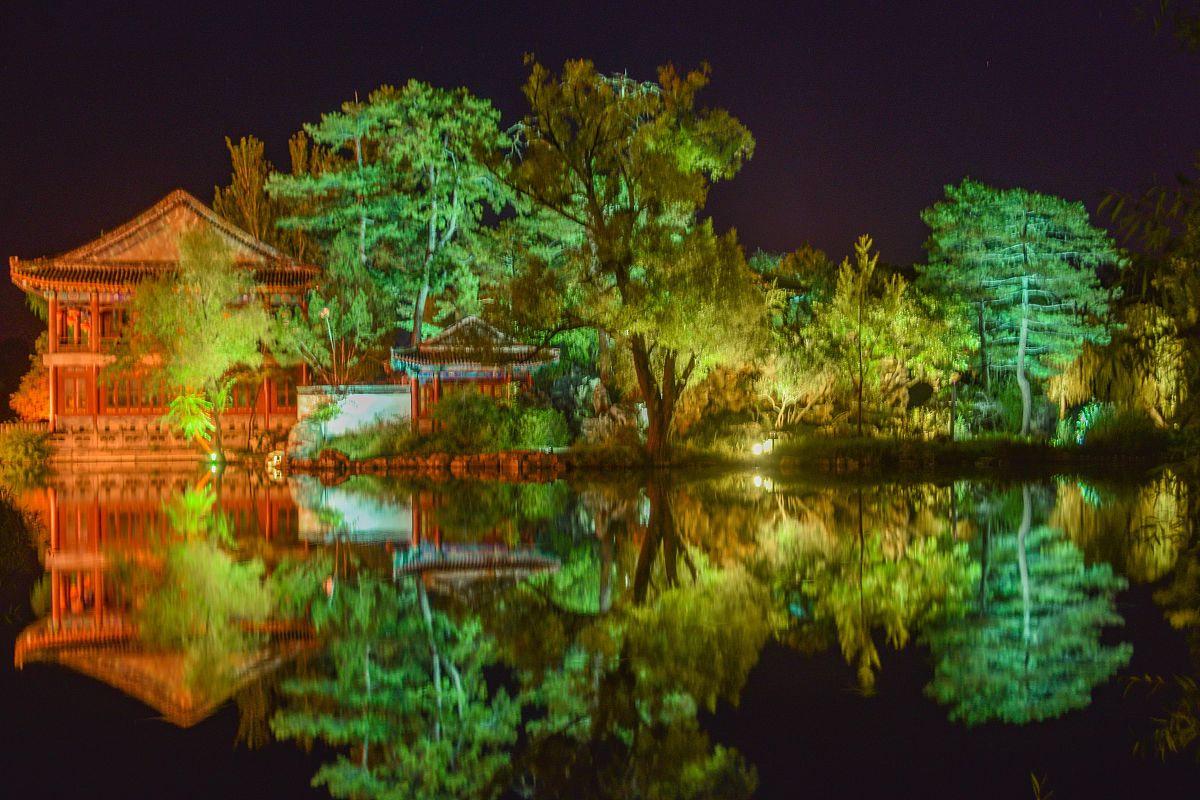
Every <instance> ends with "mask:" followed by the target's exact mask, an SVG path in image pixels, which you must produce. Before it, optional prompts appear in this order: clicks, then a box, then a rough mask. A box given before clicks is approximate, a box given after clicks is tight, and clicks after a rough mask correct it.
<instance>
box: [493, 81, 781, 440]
mask: <svg viewBox="0 0 1200 800" xmlns="http://www.w3.org/2000/svg"><path fill="white" fill-rule="evenodd" d="M707 83H708V71H707V70H702V71H696V72H689V73H687V74H680V73H678V72H677V71H676V70H675V69H674V68H673V67H670V66H667V67H663V68H662V69H660V70H659V75H658V82H657V83H639V82H636V81H634V80H631V79H629V78H628V77H627V76H616V77H608V76H604V75H601V74H600V73H598V72H597V71H596V68H595V67H594V66H593V64H592V63H591V62H589V61H568V62H567V63H566V64H564V66H563V70H562V73H561V74H559V75H554V74H552V73H551V72H550V71H549V70H548V69H546V68H545V67H543V66H542V65H541V64H538V63H533V65H532V69H531V73H530V76H529V80H528V81H526V83H525V88H524V91H525V97H526V98H527V100H528V101H529V113H528V115H527V116H526V117H525V119H524V121H523V123H522V124H521V125H520V128H519V130H520V137H519V141H518V143H517V147H516V149H515V155H514V158H513V159H512V160H511V162H510V164H509V167H510V168H509V169H508V170H507V173H506V176H507V182H508V183H509V185H510V186H511V187H512V188H513V189H514V190H515V191H516V193H517V194H518V195H519V196H520V197H521V198H522V199H523V200H524V201H526V202H528V203H529V204H530V205H531V207H532V208H533V209H534V210H535V211H538V212H548V213H550V214H551V215H553V216H554V217H557V218H559V219H561V220H564V221H565V222H566V223H568V226H569V227H570V228H571V229H572V230H573V231H575V232H577V241H578V243H577V244H576V243H575V242H569V243H567V245H566V246H565V248H564V254H563V258H562V259H561V264H562V267H561V269H562V270H565V272H566V274H567V276H568V277H567V278H566V280H565V283H566V284H567V285H569V286H571V287H573V288H574V289H577V290H578V289H582V292H579V293H578V294H579V295H580V296H579V297H578V298H577V300H576V305H575V307H574V308H572V309H564V313H566V312H568V311H569V312H572V313H574V314H576V316H577V317H578V318H580V319H582V320H583V321H584V322H585V323H586V324H589V325H590V326H592V327H596V328H598V329H600V330H601V331H603V332H604V333H605V334H606V335H608V336H610V337H612V338H613V339H615V340H616V341H617V342H619V343H620V344H622V345H623V346H624V348H625V350H626V352H627V353H628V355H629V357H630V358H631V359H632V369H633V373H634V375H635V378H636V384H637V387H638V390H639V391H640V394H641V397H642V400H643V401H644V402H645V404H646V410H647V414H648V417H649V430H648V436H647V438H648V441H647V449H648V450H649V455H650V456H651V458H652V459H654V460H662V459H663V458H665V453H666V448H667V440H668V436H669V434H670V429H671V424H672V420H673V417H674V413H675V404H676V401H677V400H678V398H679V395H680V393H681V392H683V390H684V389H685V388H686V387H687V385H688V382H689V381H690V380H692V379H693V378H694V377H698V376H699V374H700V373H703V372H704V371H705V370H706V369H707V368H708V367H709V366H710V365H711V364H713V363H717V362H720V361H730V360H736V359H737V357H738V356H744V354H745V352H746V350H747V345H748V342H749V340H750V339H751V338H752V332H753V331H754V330H756V329H757V328H758V327H760V326H763V325H764V323H765V311H766V304H765V302H764V296H763V293H762V292H760V291H759V290H758V289H757V287H756V283H755V280H754V277H753V275H752V274H751V273H750V271H749V269H748V267H747V266H746V262H745V258H744V257H743V255H742V253H741V249H740V248H739V247H738V246H737V242H736V240H735V238H734V235H733V234H732V233H731V234H728V235H726V236H717V235H716V234H715V233H714V232H713V230H712V226H711V225H710V224H709V223H707V222H705V221H703V220H701V219H700V217H699V214H700V212H701V211H702V210H703V208H704V203H705V199H706V197H707V194H708V188H709V186H710V185H711V184H712V183H713V182H714V181H717V180H721V179H724V178H730V177H733V175H734V174H736V173H737V171H738V169H739V168H740V167H741V165H742V162H743V161H745V159H747V158H748V157H749V156H750V155H751V153H752V152H753V148H754V139H753V138H752V137H751V135H750V132H749V131H748V130H746V128H745V127H744V126H743V125H742V124H741V123H740V122H738V121H737V120H736V119H735V118H733V117H732V116H730V115H729V114H728V113H727V112H725V111H724V110H721V109H711V110H710V109H703V110H701V109H699V108H697V106H696V95H697V93H698V92H699V91H700V89H702V88H703V87H704V86H705V85H706V84H707Z"/></svg>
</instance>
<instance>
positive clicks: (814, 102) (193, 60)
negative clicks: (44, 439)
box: [0, 0, 1200, 340]
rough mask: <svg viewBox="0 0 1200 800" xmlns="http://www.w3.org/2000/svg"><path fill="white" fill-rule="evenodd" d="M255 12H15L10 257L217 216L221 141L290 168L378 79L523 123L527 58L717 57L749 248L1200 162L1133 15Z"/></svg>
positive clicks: (2, 34)
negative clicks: (743, 151) (148, 224)
mask: <svg viewBox="0 0 1200 800" xmlns="http://www.w3.org/2000/svg"><path fill="white" fill-rule="evenodd" d="M6 5H9V4H6ZM246 5H247V6H249V5H256V6H257V7H256V8H254V9H247V8H241V7H240V6H241V4H230V5H225V4H223V3H221V2H207V1H206V2H197V3H192V4H173V3H170V2H159V3H155V4H153V5H144V6H142V5H140V4H133V3H129V4H121V5H120V6H119V7H118V6H116V4H111V6H110V4H107V3H103V2H95V1H93V2H81V3H70V2H57V3H56V2H20V3H13V4H11V6H16V9H15V10H14V9H13V8H12V7H7V8H6V9H5V11H4V14H3V16H2V17H0V145H2V152H3V157H2V160H0V255H4V256H8V255H18V256H21V257H25V258H29V257H36V256H42V255H52V254H55V253H58V252H61V251H64V250H67V249H70V248H73V247H75V246H78V245H80V244H83V243H84V242H86V241H89V240H90V239H91V238H93V237H95V236H96V235H97V234H99V233H100V232H101V231H102V230H105V229H111V228H113V227H115V226H116V225H118V224H120V223H122V222H124V221H126V220H127V219H128V218H130V217H131V216H133V215H134V214H136V213H138V212H140V211H142V210H143V209H145V208H146V207H147V206H149V205H150V204H152V203H153V202H155V201H156V200H158V199H160V198H161V197H162V196H163V195H165V194H166V193H167V192H169V191H170V190H172V189H174V188H176V187H182V188H185V189H187V190H189V191H191V192H192V193H194V194H195V195H197V196H198V197H199V198H201V199H202V200H204V201H205V202H210V201H211V199H212V192H213V187H214V185H216V184H218V183H220V184H224V183H226V182H227V180H228V175H229V161H228V155H227V153H226V151H225V147H224V143H223V137H225V136H227V135H228V136H232V137H235V138H236V137H238V136H240V135H244V134H254V135H256V136H258V137H259V138H261V139H263V140H264V141H266V143H267V147H268V154H269V155H270V157H271V158H272V160H273V161H274V162H275V163H276V164H277V165H278V166H281V167H285V168H286V165H287V155H286V141H287V138H288V136H290V135H291V134H292V133H293V132H295V131H296V130H298V129H299V128H300V126H301V124H302V123H304V122H309V121H315V120H317V119H318V118H319V116H320V114H321V113H322V112H325V111H330V110H334V109H336V108H337V107H338V106H339V104H340V103H341V102H342V101H343V100H346V99H349V98H351V97H352V96H353V94H354V92H356V91H357V92H359V93H360V94H361V95H364V96H365V95H366V94H367V93H369V92H370V91H371V90H372V89H374V88H376V87H377V86H379V85H380V84H382V83H393V84H401V83H403V82H405V81H406V80H408V79H409V78H418V79H421V80H425V81H428V82H430V83H433V84H435V85H442V86H459V85H465V86H467V87H468V88H470V89H471V90H472V91H473V92H474V93H475V94H477V95H480V96H483V97H487V98H490V99H491V100H492V101H493V102H494V103H495V104H496V105H497V106H498V107H499V108H500V109H501V111H502V113H503V115H504V120H505V123H506V124H507V123H511V122H514V121H516V120H517V118H518V117H519V115H520V114H521V113H522V111H523V108H524V101H523V98H522V96H521V93H520V87H521V84H522V83H523V81H524V78H525V76H526V75H527V70H526V68H525V66H524V65H523V63H522V55H523V54H524V53H526V52H532V53H534V54H536V55H537V56H538V58H539V59H541V60H542V61H543V63H546V64H547V65H551V66H556V65H561V63H562V61H563V60H564V59H565V58H571V57H584V58H590V59H592V60H593V61H595V62H596V63H597V65H598V67H599V68H600V69H601V70H603V71H605V72H617V71H627V72H628V73H629V74H630V75H632V76H634V77H637V78H645V79H650V78H653V76H654V69H655V67H656V65H658V64H660V63H665V62H667V61H673V62H674V63H675V64H677V65H679V66H681V67H691V66H695V65H698V64H699V63H700V62H701V61H708V62H709V63H710V64H711V65H712V84H711V85H710V87H709V88H708V89H706V90H705V92H704V93H702V95H701V100H702V101H703V102H704V103H705V104H708V105H715V106H723V107H725V108H727V109H728V110H729V111H730V112H731V113H733V114H734V115H735V116H737V117H738V118H740V119H741V120H742V122H744V123H745V124H746V125H747V127H749V128H750V130H751V131H752V132H753V133H754V135H755V137H756V138H757V141H758V147H757V152H756V154H755V157H754V159H753V160H752V161H751V162H750V163H749V164H748V165H747V166H746V168H745V169H744V170H743V171H742V173H741V174H740V175H739V176H738V177H737V178H735V179H734V180H733V181H732V182H729V183H726V184H722V185H720V186H718V187H717V188H716V189H715V190H714V191H713V193H712V195H711V198H710V202H709V207H708V209H709V212H710V213H711V214H712V215H713V217H714V219H715V220H716V224H717V226H718V227H719V228H727V227H736V228H737V229H738V231H739V234H740V237H741V240H742V242H743V243H744V245H745V246H746V248H747V250H748V251H753V250H754V249H756V248H764V249H769V250H788V249H792V248H795V247H797V246H799V245H800V244H802V243H803V242H805V241H808V242H811V243H812V244H814V245H816V246H818V247H821V248H823V249H825V250H826V251H828V252H829V253H830V254H831V255H833V256H834V257H836V258H840V257H841V256H842V255H844V254H845V253H846V252H847V251H848V250H849V249H850V247H851V244H852V242H853V240H854V238H855V237H856V236H857V235H858V234H860V233H863V232H869V233H871V234H872V235H873V236H874V237H875V241H876V244H877V246H878V247H879V249H880V250H881V252H882V254H883V258H884V260H886V261H890V262H893V263H910V262H913V261H919V260H920V259H921V258H922V250H921V244H922V241H923V240H924V238H925V229H924V226H923V225H922V223H921V221H920V217H919V214H920V211H921V210H922V209H923V208H925V207H926V206H928V205H930V204H931V203H932V202H934V201H935V200H936V199H938V198H939V196H940V195H941V193H942V186H943V185H944V184H946V183H951V182H957V181H959V180H960V179H962V178H963V177H964V176H966V175H970V176H972V177H975V178H978V179H981V180H984V181H987V182H989V183H994V184H996V185H1000V186H1013V185H1020V186H1024V187H1027V188H1030V189H1036V190H1039V191H1043V192H1048V193H1053V194H1059V195H1063V196H1065V197H1068V198H1071V199H1077V200H1084V201H1086V202H1087V203H1088V205H1089V206H1090V207H1091V208H1093V209H1094V208H1095V205H1096V202H1097V201H1098V200H1099V198H1100V196H1101V195H1102V193H1103V191H1104V190H1105V189H1106V188H1110V187H1116V188H1121V189H1140V188H1142V187H1144V186H1145V185H1146V184H1148V183H1149V182H1150V181H1151V180H1153V179H1154V178H1156V177H1157V178H1170V177H1171V176H1172V175H1173V174H1174V173H1176V172H1178V171H1182V170H1185V169H1187V168H1188V166H1189V165H1190V164H1191V163H1192V162H1193V156H1194V151H1195V150H1196V149H1197V148H1200V57H1197V56H1189V55H1187V54H1185V53H1182V52H1181V51H1180V50H1179V48H1178V47H1176V45H1175V44H1174V42H1173V41H1172V40H1171V39H1170V38H1169V37H1168V36H1166V35H1159V36H1155V34H1154V32H1153V30H1152V27H1151V26H1150V25H1149V24H1148V23H1146V22H1139V21H1138V20H1137V19H1136V17H1135V13H1134V9H1135V5H1136V4H1135V2H1122V1H1120V0H1118V1H1117V2H1109V1H1108V0H1091V1H1090V2H1055V3H1048V2H995V3H981V2H974V3H963V2H958V3H920V4H918V3H908V4H906V3H900V2H881V3H857V2H830V3H820V4H818V3H799V2H797V3H786V4H778V5H774V4H761V5H759V4H752V3H743V4H735V3H721V4H712V5H711V8H710V7H709V6H706V5H705V4H702V3H691V4H667V3H654V2H639V3H622V4H617V3H603V4H602V3H595V2H591V3H580V4H575V3H557V4H549V3H540V4H536V5H534V4H529V5H523V4H521V3H517V2H506V3H490V4H486V5H483V6H480V7H478V8H476V7H474V6H473V5H472V4H469V3H404V2H393V3H379V4H376V5H363V4H356V3H352V2H338V3H328V4H324V5H321V6H314V7H307V6H306V5H305V4H303V3H301V2H292V3H276V4H271V3H263V4H249V3H247V4H246ZM177 6H178V7H179V8H186V9H187V10H186V11H178V10H176V8H177ZM0 283H2V284H3V285H2V286H0V340H3V339H5V338H8V337H19V338H22V339H26V338H31V337H32V335H33V334H34V332H35V331H36V330H38V329H39V327H40V323H37V322H36V321H35V320H34V318H33V317H32V316H31V315H30V314H28V313H27V312H25V311H24V310H23V308H22V303H21V299H20V296H19V293H18V292H17V291H16V290H15V289H14V288H13V287H12V285H11V283H10V282H9V281H8V278H7V274H5V276H4V279H3V281H0Z"/></svg>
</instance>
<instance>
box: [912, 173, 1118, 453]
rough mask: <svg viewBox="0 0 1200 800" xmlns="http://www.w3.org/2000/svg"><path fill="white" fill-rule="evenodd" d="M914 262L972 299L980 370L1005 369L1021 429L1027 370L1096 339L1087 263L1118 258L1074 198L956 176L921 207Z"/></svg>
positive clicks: (1102, 337)
mask: <svg viewBox="0 0 1200 800" xmlns="http://www.w3.org/2000/svg"><path fill="white" fill-rule="evenodd" d="M922 219H923V220H924V221H925V224H927V225H928V226H929V228H930V236H929V240H928V241H927V242H926V245H925V246H926V249H927V250H928V252H929V265H928V266H927V267H925V268H924V270H923V276H922V278H923V280H924V281H925V283H926V285H927V286H937V287H940V288H941V289H942V290H943V291H945V292H948V293H950V294H956V295H958V296H959V297H961V298H962V299H963V300H964V301H966V302H968V303H970V304H972V305H973V306H974V308H975V310H976V315H977V322H978V325H979V328H980V353H981V364H982V367H981V372H983V376H981V377H984V378H985V380H986V375H987V374H988V371H989V370H992V369H1011V370H1013V371H1014V373H1015V375H1016V379H1017V383H1018V385H1019V386H1020V389H1021V400H1022V414H1021V435H1022V436H1027V435H1028V434H1029V423H1030V414H1031V408H1032V394H1031V389H1030V385H1029V376H1030V375H1032V376H1033V377H1035V378H1045V377H1048V376H1050V375H1053V374H1056V373H1057V372H1059V371H1060V370H1061V369H1062V368H1063V367H1064V366H1065V365H1066V364H1068V363H1069V362H1070V361H1071V360H1072V359H1074V358H1075V356H1076V355H1077V354H1078V353H1079V351H1080V349H1081V348H1082V346H1083V343H1084V342H1085V341H1092V342H1105V341H1107V340H1108V332H1107V329H1106V327H1105V325H1106V322H1107V314H1108V303H1109V299H1110V297H1111V295H1112V292H1110V291H1108V290H1106V289H1104V288H1103V286H1102V285H1101V282H1100V278H1099V276H1098V274H1097V270H1098V269H1099V268H1101V267H1105V266H1114V265H1116V266H1119V265H1120V257H1119V256H1118V254H1117V251H1116V248H1115V247H1114V245H1113V243H1112V241H1111V240H1110V239H1109V238H1108V236H1107V235H1106V234H1105V233H1104V232H1103V231H1102V230H1100V229H1098V228H1094V227H1092V226H1091V224H1090V223H1089V221H1088V214H1087V209H1085V208H1084V206H1083V204H1082V203H1070V202H1068V201H1066V200H1063V199H1061V198H1057V197H1051V196H1048V195H1043V194H1038V193H1036V192H1029V191H1026V190H1024V189H995V188H992V187H990V186H986V185H984V184H982V183H979V182H978V181H972V180H970V179H967V180H964V181H963V182H962V183H961V184H959V185H958V186H947V187H946V199H945V200H943V201H941V202H938V203H936V204H934V206H933V207H932V208H929V209H926V210H925V212H924V213H923V214H922Z"/></svg>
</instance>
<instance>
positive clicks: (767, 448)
mask: <svg viewBox="0 0 1200 800" xmlns="http://www.w3.org/2000/svg"><path fill="white" fill-rule="evenodd" d="M774 449H775V440H774V439H763V443H762V451H763V452H764V453H769V452H771V451H772V450H774Z"/></svg>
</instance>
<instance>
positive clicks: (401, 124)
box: [267, 80, 508, 342]
mask: <svg viewBox="0 0 1200 800" xmlns="http://www.w3.org/2000/svg"><path fill="white" fill-rule="evenodd" d="M499 122H500V114H499V112H498V111H496V110H495V109H494V108H493V107H492V104H491V103H490V102H488V101H487V100H482V99H480V98H477V97H474V96H473V95H471V94H470V93H469V92H468V91H467V90H466V89H454V90H445V89H438V88H435V87H432V86H429V85H428V84H425V83H421V82H420V81H415V80H414V81H409V82H408V83H407V84H406V85H405V86H404V87H402V88H399V89H397V88H394V87H391V86H382V87H380V88H379V89H377V90H375V91H374V92H372V93H371V95H370V96H369V97H368V98H367V102H365V103H363V102H359V101H358V100H357V99H356V100H354V101H348V102H346V103H343V104H342V108H341V111H338V112H333V113H329V114H324V115H322V117H321V121H320V122H319V123H315V124H309V125H306V126H305V127H304V130H305V131H306V132H307V134H308V135H309V136H310V137H311V138H312V139H313V141H314V142H315V143H316V144H317V145H318V146H319V147H321V148H324V149H327V150H328V151H329V152H330V153H332V155H333V161H332V162H331V164H330V165H329V167H328V168H327V169H324V170H322V171H320V172H319V174H304V173H301V174H292V175H283V174H279V173H276V174H273V175H272V176H271V177H270V179H269V180H268V181H267V191H268V193H269V194H270V195H271V197H272V198H275V199H278V200H281V201H283V202H285V203H288V204H291V205H292V206H293V207H296V208H298V209H299V210H298V211H297V212H296V213H295V214H293V215H292V216H290V217H287V218H285V219H284V220H283V221H282V224H283V226H284V227H285V228H289V229H297V230H301V231H304V232H306V233H308V234H310V235H312V236H314V237H316V238H317V239H319V240H321V241H322V242H324V243H325V246H329V245H330V244H331V243H332V242H333V240H334V239H336V238H337V237H338V236H339V235H342V234H350V235H352V236H353V237H354V238H355V239H356V241H357V252H358V259H359V263H360V264H361V265H362V266H364V267H366V268H368V269H369V270H371V272H372V274H373V276H374V278H375V279H376V282H377V285H378V286H379V287H380V288H381V289H383V290H384V291H385V292H386V293H387V294H388V295H389V296H390V297H391V299H392V301H393V302H394V303H395V304H397V305H399V304H402V303H404V304H407V303H411V307H412V320H413V323H412V325H413V327H412V330H413V341H414V342H417V341H419V340H420V337H421V323H422V322H423V320H424V319H425V307H426V304H427V302H428V299H429V297H430V296H431V295H432V294H436V293H438V292H441V291H443V290H444V289H446V288H447V286H448V285H449V284H451V283H452V282H453V281H454V279H455V278H456V277H457V276H458V275H459V274H460V273H462V272H463V271H464V270H468V269H469V267H470V263H471V260H472V257H471V256H472V249H473V248H474V247H475V245H476V236H477V234H478V233H479V231H480V229H481V228H482V222H483V216H484V214H485V213H487V212H488V211H489V210H490V211H492V212H498V211H500V210H501V208H503V206H504V204H505V203H506V202H507V192H506V190H505V189H504V187H503V186H502V185H501V184H500V182H499V181H497V180H495V179H494V177H493V175H492V173H491V172H490V171H489V170H488V169H487V168H486V167H485V166H484V165H483V164H482V163H481V162H480V158H479V156H480V154H481V153H487V152H492V151H497V150H500V149H502V148H503V147H504V146H505V144H506V143H507V141H508V140H507V137H506V136H505V135H504V134H503V133H502V132H501V131H500V129H499ZM461 282H463V283H471V281H470V280H462V281H461Z"/></svg>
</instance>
